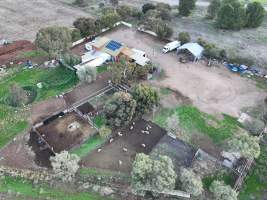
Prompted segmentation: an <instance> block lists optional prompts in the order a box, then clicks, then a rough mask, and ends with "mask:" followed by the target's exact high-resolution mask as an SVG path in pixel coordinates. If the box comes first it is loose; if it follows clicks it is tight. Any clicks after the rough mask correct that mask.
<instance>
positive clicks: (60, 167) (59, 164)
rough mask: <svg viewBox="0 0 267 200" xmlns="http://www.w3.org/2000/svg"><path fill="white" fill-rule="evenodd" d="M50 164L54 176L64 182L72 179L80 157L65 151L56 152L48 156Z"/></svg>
mask: <svg viewBox="0 0 267 200" xmlns="http://www.w3.org/2000/svg"><path fill="white" fill-rule="evenodd" d="M50 161H51V165H52V168H53V171H54V175H55V177H57V178H59V179H61V180H62V181H64V182H69V181H72V179H73V178H74V177H75V175H76V173H77V171H78V169H79V164H78V163H79V161H80V158H79V157H78V156H77V155H75V154H69V153H68V152H67V151H62V152H61V153H56V155H55V156H53V157H50Z"/></svg>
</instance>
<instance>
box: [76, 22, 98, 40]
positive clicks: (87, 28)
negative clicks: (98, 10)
mask: <svg viewBox="0 0 267 200" xmlns="http://www.w3.org/2000/svg"><path fill="white" fill-rule="evenodd" d="M73 26H74V27H75V28H76V29H78V30H79V31H80V33H81V36H82V37H88V36H91V35H95V34H96V33H97V32H99V26H98V25H96V21H95V20H94V19H92V18H85V17H81V18H78V19H76V20H75V21H74V23H73Z"/></svg>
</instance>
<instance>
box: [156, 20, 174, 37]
mask: <svg viewBox="0 0 267 200" xmlns="http://www.w3.org/2000/svg"><path fill="white" fill-rule="evenodd" d="M154 22H155V24H154V27H153V29H154V31H155V33H156V34H157V35H158V37H159V38H160V39H164V38H169V37H171V36H172V34H173V30H172V28H171V27H170V26H169V25H168V24H167V23H166V22H163V21H162V20H155V21H154Z"/></svg>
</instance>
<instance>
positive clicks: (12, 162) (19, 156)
mask: <svg viewBox="0 0 267 200" xmlns="http://www.w3.org/2000/svg"><path fill="white" fill-rule="evenodd" d="M28 140H29V132H25V133H24V134H20V135H18V136H17V137H16V138H14V139H13V141H12V142H11V143H10V144H8V145H7V146H5V147H4V148H3V149H1V151H0V166H8V167H12V168H19V169H37V168H39V167H38V166H37V165H36V164H35V155H34V152H33V151H32V149H31V148H30V146H28Z"/></svg>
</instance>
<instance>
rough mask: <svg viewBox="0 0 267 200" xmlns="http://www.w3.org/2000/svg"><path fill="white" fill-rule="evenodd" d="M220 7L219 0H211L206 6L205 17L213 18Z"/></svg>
mask: <svg viewBox="0 0 267 200" xmlns="http://www.w3.org/2000/svg"><path fill="white" fill-rule="evenodd" d="M220 7H221V0H212V1H211V2H210V5H209V7H208V12H207V18H208V19H215V18H216V17H217V14H218V12H219V10H220Z"/></svg>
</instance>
